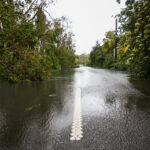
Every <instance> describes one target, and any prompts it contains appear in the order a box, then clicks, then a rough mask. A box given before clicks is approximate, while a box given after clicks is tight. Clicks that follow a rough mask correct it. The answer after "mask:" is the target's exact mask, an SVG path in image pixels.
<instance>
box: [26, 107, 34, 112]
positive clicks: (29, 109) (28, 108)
mask: <svg viewBox="0 0 150 150" xmlns="http://www.w3.org/2000/svg"><path fill="white" fill-rule="evenodd" d="M32 109H33V107H32V106H31V107H27V108H26V109H25V110H26V111H31V110H32Z"/></svg>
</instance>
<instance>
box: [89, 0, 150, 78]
mask: <svg viewBox="0 0 150 150" xmlns="http://www.w3.org/2000/svg"><path fill="white" fill-rule="evenodd" d="M149 8H150V1H149V0H126V3H125V8H124V9H122V10H121V12H120V13H119V14H118V15H117V16H116V18H117V19H118V21H119V23H120V27H119V29H118V37H117V41H118V44H117V50H118V55H117V62H116V61H115V58H114V48H115V41H116V35H115V32H114V31H108V32H107V33H106V36H105V38H104V39H103V44H102V45H100V44H99V43H98V42H97V43H96V45H95V46H94V47H93V49H92V51H91V53H90V57H89V58H90V59H89V60H90V61H89V65H91V66H98V67H104V68H111V69H115V68H117V69H119V70H128V71H129V72H130V73H131V76H132V77H135V78H149V77H150V11H149Z"/></svg>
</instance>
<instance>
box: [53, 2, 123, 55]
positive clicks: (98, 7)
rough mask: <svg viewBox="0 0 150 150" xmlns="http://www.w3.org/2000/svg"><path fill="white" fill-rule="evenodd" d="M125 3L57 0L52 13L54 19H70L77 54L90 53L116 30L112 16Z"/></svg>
mask: <svg viewBox="0 0 150 150" xmlns="http://www.w3.org/2000/svg"><path fill="white" fill-rule="evenodd" d="M124 2H125V0H122V4H120V5H119V4H118V3H117V2H116V0H57V1H56V3H55V5H54V6H51V7H50V12H51V13H52V16H53V17H61V16H66V17H67V18H69V20H70V21H71V22H72V24H71V26H72V32H73V33H74V34H75V36H74V40H75V44H76V53H77V54H82V53H89V52H90V51H91V49H92V47H93V46H94V45H95V43H96V41H97V40H99V41H100V42H101V41H102V39H103V38H104V36H105V33H106V32H107V31H109V30H110V29H111V30H113V29H114V28H115V19H114V17H112V16H113V15H116V14H117V13H119V12H120V10H121V8H122V7H124Z"/></svg>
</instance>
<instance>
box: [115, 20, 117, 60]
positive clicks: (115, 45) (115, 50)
mask: <svg viewBox="0 0 150 150" xmlns="http://www.w3.org/2000/svg"><path fill="white" fill-rule="evenodd" d="M117 30H118V21H117V18H116V29H115V62H117V43H118V33H117Z"/></svg>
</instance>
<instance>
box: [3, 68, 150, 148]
mask: <svg viewBox="0 0 150 150" xmlns="http://www.w3.org/2000/svg"><path fill="white" fill-rule="evenodd" d="M149 83H150V82H148V81H141V82H140V81H132V80H129V79H128V77H127V75H126V74H125V73H123V72H115V71H109V70H105V69H94V68H89V67H81V68H77V69H74V70H71V71H65V72H63V73H62V74H61V75H60V74H56V75H55V76H54V77H51V78H50V79H49V80H48V81H43V82H33V83H31V84H19V85H15V84H9V83H6V82H2V83H0V149H3V150H7V149H9V150H13V149H15V150H17V149H18V150H31V149H41V150H42V149H44V150H46V149H48V148H49V147H51V145H52V143H51V142H50V140H51V139H50V137H53V136H54V137H55V136H57V135H58V136H59V135H61V132H62V130H63V129H65V128H68V127H69V126H70V125H71V123H72V116H73V109H74V94H75V89H76V88H77V87H80V88H81V99H82V110H83V121H86V118H88V119H91V118H90V117H91V116H92V117H93V116H94V117H97V116H98V117H102V118H103V120H104V121H105V119H106V118H109V120H111V119H112V118H113V119H114V120H119V119H120V122H124V120H126V122H130V123H131V121H130V120H131V119H132V120H133V121H135V122H137V118H138V117H139V118H142V121H143V122H147V120H146V117H147V112H148V110H149V108H150V97H149V96H150V91H149V89H150V87H149V85H150V84H149ZM141 111H142V112H141ZM137 116H138V117H137ZM107 123H108V124H111V122H107ZM125 124H127V123H125ZM143 124H144V123H143ZM105 125H106V124H105ZM130 125H131V126H132V124H130ZM61 136H62V135H61ZM62 138H63V137H62ZM52 142H53V141H52ZM53 144H54V145H55V140H54V142H53Z"/></svg>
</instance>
